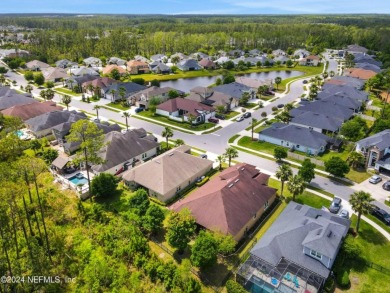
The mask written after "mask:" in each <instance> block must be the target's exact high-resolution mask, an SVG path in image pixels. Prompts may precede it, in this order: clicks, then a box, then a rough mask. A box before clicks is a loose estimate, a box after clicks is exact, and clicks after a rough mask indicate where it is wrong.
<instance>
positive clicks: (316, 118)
mask: <svg viewBox="0 0 390 293" xmlns="http://www.w3.org/2000/svg"><path fill="white" fill-rule="evenodd" d="M290 124H291V125H297V126H302V127H307V128H309V129H312V130H314V131H317V132H319V133H325V132H333V133H335V132H338V131H339V129H340V127H341V125H342V124H343V121H342V120H340V119H337V118H334V117H330V116H327V115H324V114H320V113H314V112H309V111H304V112H301V113H300V114H299V115H297V116H295V117H293V118H292V119H291V121H290Z"/></svg>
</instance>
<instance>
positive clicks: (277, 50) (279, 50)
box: [272, 49, 287, 57]
mask: <svg viewBox="0 0 390 293" xmlns="http://www.w3.org/2000/svg"><path fill="white" fill-rule="evenodd" d="M272 55H274V56H275V57H279V56H287V53H286V52H285V51H283V50H281V49H276V50H273V51H272Z"/></svg>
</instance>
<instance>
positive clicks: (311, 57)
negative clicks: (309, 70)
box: [299, 55, 321, 66]
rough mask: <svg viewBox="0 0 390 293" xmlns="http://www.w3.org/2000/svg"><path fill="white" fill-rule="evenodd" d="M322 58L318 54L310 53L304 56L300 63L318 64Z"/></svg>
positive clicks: (307, 64) (305, 64)
mask: <svg viewBox="0 0 390 293" xmlns="http://www.w3.org/2000/svg"><path fill="white" fill-rule="evenodd" d="M320 61H321V58H320V57H318V56H316V55H309V56H307V57H305V58H302V59H300V60H299V65H303V66H318V64H319V63H320Z"/></svg>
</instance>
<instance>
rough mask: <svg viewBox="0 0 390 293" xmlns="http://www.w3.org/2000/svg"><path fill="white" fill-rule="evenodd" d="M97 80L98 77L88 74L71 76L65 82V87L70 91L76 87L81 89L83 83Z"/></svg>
mask: <svg viewBox="0 0 390 293" xmlns="http://www.w3.org/2000/svg"><path fill="white" fill-rule="evenodd" d="M98 78H99V75H90V74H86V75H82V76H71V77H70V78H68V79H67V80H66V81H65V85H66V86H67V87H68V88H70V89H73V88H74V87H75V86H76V85H77V86H78V87H80V88H81V87H82V84H83V83H85V82H87V81H92V80H95V79H98Z"/></svg>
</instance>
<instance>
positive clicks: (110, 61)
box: [107, 57, 126, 66]
mask: <svg viewBox="0 0 390 293" xmlns="http://www.w3.org/2000/svg"><path fill="white" fill-rule="evenodd" d="M107 63H108V64H115V65H118V66H124V65H126V60H123V59H121V58H118V57H111V58H110V59H108V62H107Z"/></svg>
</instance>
